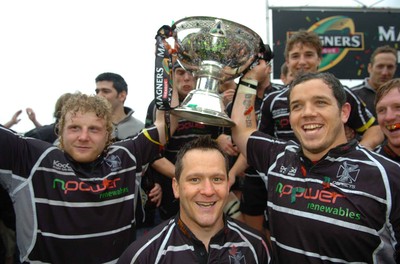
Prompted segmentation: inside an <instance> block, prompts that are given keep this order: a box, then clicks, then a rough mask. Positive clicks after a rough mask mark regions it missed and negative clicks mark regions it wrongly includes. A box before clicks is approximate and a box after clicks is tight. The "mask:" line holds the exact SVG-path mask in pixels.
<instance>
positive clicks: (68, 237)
mask: <svg viewBox="0 0 400 264" xmlns="http://www.w3.org/2000/svg"><path fill="white" fill-rule="evenodd" d="M148 132H149V134H150V136H151V137H152V138H153V139H155V140H158V133H157V129H156V128H155V127H153V128H150V129H148ZM158 153H159V146H158V145H156V144H154V143H151V142H150V141H149V140H148V139H147V138H146V137H145V136H144V134H142V133H140V134H139V135H138V136H137V137H135V138H133V139H128V140H125V141H120V142H118V143H114V144H112V145H111V146H110V147H109V149H108V151H107V153H106V154H105V155H104V156H103V155H102V156H100V157H99V158H98V159H97V160H96V161H94V162H91V163H87V164H82V163H77V162H74V161H73V160H72V159H71V158H70V157H69V156H68V155H67V154H65V153H64V152H63V151H61V150H60V149H59V148H57V147H54V146H53V145H51V144H48V143H47V142H44V141H40V140H36V139H32V138H23V137H20V136H18V135H16V134H14V133H13V132H11V131H10V130H7V129H5V128H4V127H1V126H0V183H1V184H2V185H3V186H4V187H5V189H7V191H8V192H9V194H10V196H11V198H12V200H13V201H15V203H14V209H15V213H16V221H17V223H16V227H17V231H16V233H17V241H18V247H19V251H20V260H21V262H24V261H26V262H35V263H115V262H116V261H117V259H118V257H119V256H120V255H121V254H122V252H123V251H124V250H125V249H126V247H128V245H129V244H130V243H131V242H132V239H133V227H134V224H135V203H136V195H137V193H138V187H137V186H138V184H139V183H140V179H141V178H140V177H141V174H142V168H143V167H145V166H146V165H147V164H148V163H149V162H150V161H152V160H153V158H154V157H156V156H158Z"/></svg>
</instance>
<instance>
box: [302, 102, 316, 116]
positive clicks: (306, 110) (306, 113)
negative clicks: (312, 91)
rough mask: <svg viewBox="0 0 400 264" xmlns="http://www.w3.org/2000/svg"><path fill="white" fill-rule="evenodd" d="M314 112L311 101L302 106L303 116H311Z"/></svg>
mask: <svg viewBox="0 0 400 264" xmlns="http://www.w3.org/2000/svg"><path fill="white" fill-rule="evenodd" d="M314 114H315V109H314V106H313V105H312V104H311V103H306V104H305V105H304V107H303V116H313V115H314Z"/></svg>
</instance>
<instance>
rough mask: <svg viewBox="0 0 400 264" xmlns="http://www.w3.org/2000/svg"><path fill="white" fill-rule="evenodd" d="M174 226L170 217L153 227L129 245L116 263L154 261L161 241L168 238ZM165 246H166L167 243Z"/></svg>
mask: <svg viewBox="0 0 400 264" xmlns="http://www.w3.org/2000/svg"><path fill="white" fill-rule="evenodd" d="M175 226H176V225H175V219H174V218H171V219H169V220H166V221H164V222H162V223H161V224H159V225H158V226H156V227H154V228H153V229H152V230H150V232H148V233H147V234H145V235H143V236H142V237H140V238H139V239H137V240H136V241H135V242H133V243H132V244H131V245H129V247H128V248H127V249H126V250H125V251H124V252H123V254H122V255H121V257H120V258H119V260H118V263H154V262H155V258H156V257H157V252H158V251H159V250H160V249H161V248H162V247H163V243H164V242H165V241H166V240H169V236H171V233H173V231H174V229H175ZM171 229H172V232H171ZM165 246H168V244H167V245H165ZM136 261H137V262H136Z"/></svg>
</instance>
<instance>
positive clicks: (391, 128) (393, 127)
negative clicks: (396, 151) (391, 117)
mask: <svg viewBox="0 0 400 264" xmlns="http://www.w3.org/2000/svg"><path fill="white" fill-rule="evenodd" d="M386 129H387V130H389V131H396V130H399V129H400V124H399V123H397V124H393V125H387V126H386Z"/></svg>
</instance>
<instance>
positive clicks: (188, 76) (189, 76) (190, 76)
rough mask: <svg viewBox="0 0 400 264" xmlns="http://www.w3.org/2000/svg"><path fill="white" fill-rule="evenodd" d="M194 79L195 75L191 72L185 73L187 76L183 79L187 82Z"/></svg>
mask: <svg viewBox="0 0 400 264" xmlns="http://www.w3.org/2000/svg"><path fill="white" fill-rule="evenodd" d="M192 77H193V75H192V73H191V72H188V71H187V72H185V74H184V75H183V78H184V79H185V80H190V78H192Z"/></svg>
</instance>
